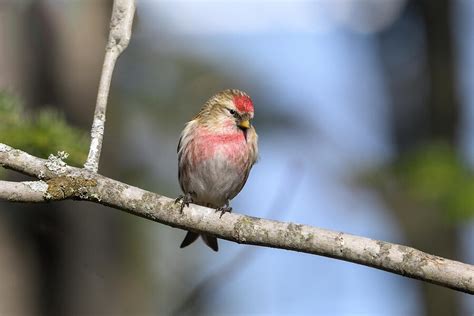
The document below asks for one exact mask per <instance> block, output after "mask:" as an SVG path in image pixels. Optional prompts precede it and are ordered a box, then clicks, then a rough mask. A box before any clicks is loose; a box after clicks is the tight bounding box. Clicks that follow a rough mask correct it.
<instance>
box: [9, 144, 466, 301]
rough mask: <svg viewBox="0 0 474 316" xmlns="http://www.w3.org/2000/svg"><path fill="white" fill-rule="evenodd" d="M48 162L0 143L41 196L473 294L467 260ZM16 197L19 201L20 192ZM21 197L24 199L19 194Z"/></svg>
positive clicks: (11, 165)
mask: <svg viewBox="0 0 474 316" xmlns="http://www.w3.org/2000/svg"><path fill="white" fill-rule="evenodd" d="M53 157H54V156H53ZM56 158H57V157H56ZM51 161H54V159H51V157H50V159H48V160H45V159H39V158H36V157H34V156H31V155H29V154H27V153H24V152H22V151H20V150H17V149H13V148H11V147H9V146H6V145H3V144H0V164H1V165H2V166H4V167H7V168H10V169H14V170H17V171H20V172H23V173H25V174H29V175H35V176H37V177H42V178H44V179H47V181H46V184H47V185H48V187H47V189H46V193H45V194H44V195H43V198H44V199H45V200H64V199H79V200H87V201H92V202H96V203H101V204H103V205H107V206H110V207H113V208H116V209H120V210H123V211H126V212H128V213H131V214H134V215H137V216H140V217H143V218H147V219H149V220H152V221H155V222H159V223H162V224H166V225H169V226H172V227H177V228H181V229H186V230H192V231H196V232H199V233H205V234H209V235H214V236H216V237H219V238H222V239H226V240H229V241H234V242H237V243H242V244H251V245H259V246H264V247H272V248H281V249H287V250H293V251H299V252H305V253H309V254H315V255H321V256H325V257H331V258H336V259H340V260H345V261H350V262H354V263H358V264H362V265H366V266H369V267H374V268H377V269H381V270H385V271H389V272H392V273H396V274H399V275H403V276H407V277H410V278H415V279H419V280H423V281H427V282H431V283H434V284H438V285H441V286H444V287H449V288H452V289H455V290H458V291H462V292H466V293H470V294H474V266H472V265H468V264H465V263H461V262H458V261H453V260H448V259H445V258H441V257H438V256H434V255H430V254H427V253H424V252H422V251H419V250H417V249H414V248H411V247H407V246H402V245H397V244H392V243H388V242H385V241H379V240H373V239H370V238H366V237H360V236H355V235H350V234H345V233H342V232H335V231H330V230H326V229H321V228H316V227H312V226H307V225H300V224H294V223H285V222H279V221H273V220H267V219H262V218H256V217H250V216H245V215H240V214H234V213H232V214H225V215H224V216H223V217H222V218H220V217H219V214H218V213H216V212H215V210H213V209H210V208H206V207H201V206H198V205H191V207H189V208H185V210H184V212H183V213H180V211H179V207H178V205H175V204H174V200H173V199H170V198H168V197H165V196H162V195H159V194H156V193H152V192H148V191H145V190H142V189H140V188H137V187H133V186H130V185H128V184H125V183H122V182H119V181H116V180H113V179H110V178H107V177H104V176H101V175H99V174H97V173H95V172H92V171H88V170H85V169H79V168H74V167H70V166H67V165H62V164H61V163H58V164H57V165H56V166H55V165H54V164H52V163H51ZM48 162H49V163H48ZM32 166H34V167H32ZM58 166H61V168H57V167H58ZM1 189H2V188H1V187H0V190H1ZM26 191H28V190H26ZM5 195H6V194H3V193H2V194H1V195H0V197H2V198H3V197H4V196H5ZM16 201H22V199H21V194H20V195H18V197H17V198H16ZM24 202H28V200H27V199H25V200H24Z"/></svg>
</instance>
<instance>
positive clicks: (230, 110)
mask: <svg viewBox="0 0 474 316" xmlns="http://www.w3.org/2000/svg"><path fill="white" fill-rule="evenodd" d="M228 110H229V113H230V114H231V115H235V113H237V112H235V111H234V110H232V109H228Z"/></svg>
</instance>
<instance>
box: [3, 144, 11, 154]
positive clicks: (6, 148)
mask: <svg viewBox="0 0 474 316" xmlns="http://www.w3.org/2000/svg"><path fill="white" fill-rule="evenodd" d="M10 150H12V148H11V147H10V146H8V145H5V144H2V143H0V152H1V153H6V152H9V151H10Z"/></svg>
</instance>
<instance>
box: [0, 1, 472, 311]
mask: <svg viewBox="0 0 474 316" xmlns="http://www.w3.org/2000/svg"><path fill="white" fill-rule="evenodd" d="M111 7H112V1H111V0H103V1H99V0H82V1H79V0H70V1H65V0H0V90H1V92H0V142H4V143H6V144H9V145H11V146H14V147H17V148H21V149H23V150H26V151H28V152H30V153H33V154H36V155H39V156H41V157H47V156H48V155H49V154H50V153H55V152H57V151H58V150H65V151H67V152H69V153H70V154H71V155H70V158H69V160H68V162H69V163H71V164H73V165H78V166H80V165H82V164H83V162H84V161H85V157H86V155H87V151H88V149H87V147H88V145H89V136H88V133H89V128H90V125H91V122H92V115H93V111H94V106H95V97H96V93H97V86H98V82H99V77H100V70H101V66H102V61H103V56H104V47H105V43H106V38H107V32H108V23H109V19H110V13H111ZM473 86H474V1H470V0H455V1H454V0H453V1H449V0H438V1H430V0H384V1H378V0H353V1H351V0H338V1H330V0H327V1H323V0H321V1H310V0H299V1H290V0H287V1H283V0H281V1H270V0H262V1H250V0H232V1H217V0H215V1H204V0H201V1H198V0H195V1H164V0H163V1H158V0H157V1H152V0H141V1H138V8H137V14H136V20H135V25H134V31H133V37H132V41H131V43H130V46H129V48H128V49H127V50H126V51H125V53H124V54H123V55H122V57H121V58H120V59H119V61H118V64H117V67H116V70H115V74H114V78H113V83H112V90H111V97H110V102H109V108H108V119H107V125H106V133H105V144H104V152H103V156H102V159H101V166H100V172H101V173H102V174H104V175H106V176H109V177H112V178H115V179H118V180H121V181H124V182H127V183H129V184H132V185H135V186H140V187H142V188H145V189H147V190H150V191H154V192H159V193H161V194H164V195H166V196H169V197H176V196H178V194H180V190H179V185H178V181H177V157H176V144H177V141H178V138H179V133H180V131H181V130H182V128H183V125H184V123H185V122H186V121H188V120H189V119H190V118H191V117H192V116H193V115H194V114H195V113H196V112H197V111H198V110H199V108H200V107H201V105H202V104H203V103H204V102H205V101H206V100H207V99H208V98H209V97H210V96H212V95H213V94H214V93H216V92H217V91H219V90H221V89H224V88H238V89H242V90H244V91H246V92H247V93H249V94H250V95H251V96H252V98H253V100H254V104H255V108H256V118H255V121H254V125H255V126H256V128H257V131H258V132H259V135H260V143H259V145H260V161H259V163H258V164H257V165H256V166H255V167H254V168H253V171H252V173H251V175H250V178H249V180H248V182H247V185H246V186H245V188H244V190H243V191H242V192H241V193H240V194H239V195H238V196H237V197H236V198H235V199H234V201H233V203H232V204H233V207H234V209H235V210H236V211H237V212H242V213H245V214H248V215H252V216H259V217H266V218H272V219H277V220H282V221H292V222H298V223H305V224H309V225H314V226H318V227H324V228H328V229H332V230H337V231H344V232H347V233H352V234H360V235H363V236H367V237H371V238H376V239H382V240H386V241H390V242H396V243H401V244H404V245H409V246H412V247H415V248H418V249H421V250H423V251H426V252H429V253H433V254H436V255H439V256H443V257H447V258H450V259H455V260H460V261H464V262H467V263H471V264H474V246H473V245H474V209H473V205H474V177H473V174H472V167H473V166H474V89H473V88H472V87H473ZM0 172H2V173H1V174H0V177H1V178H8V179H10V180H22V179H25V177H23V176H21V175H18V174H16V173H13V172H7V171H4V170H2V171H0ZM184 234H185V232H184V231H181V230H177V229H172V228H170V227H167V226H164V225H160V224H156V223H153V222H150V221H147V220H144V219H141V218H138V217H136V216H132V215H129V214H126V213H122V212H119V211H117V210H114V209H110V208H106V207H103V206H100V205H96V204H92V203H85V202H73V201H66V202H60V203H50V204H44V205H20V204H11V203H6V202H0V249H1V250H0V279H1V280H2V282H0V314H1V315H315V314H317V315H354V314H358V315H472V314H474V299H473V297H472V296H469V295H467V294H461V293H457V292H455V291H452V290H449V289H445V288H442V287H438V286H435V285H430V284H426V283H423V282H420V281H416V280H410V279H406V278H403V277H400V276H397V275H392V274H389V273H386V272H382V271H378V270H375V269H371V268H367V267H364V266H358V265H355V264H352V263H346V262H342V261H337V260H333V259H328V258H323V257H317V256H310V255H305V254H298V253H293V252H288V251H282V250H275V249H267V248H258V247H253V246H243V245H238V244H235V243H230V242H226V241H221V243H220V244H221V247H220V248H221V249H220V251H219V253H214V252H212V251H210V250H209V249H207V248H206V247H205V246H204V244H203V243H202V242H197V243H195V244H193V245H192V246H190V247H189V248H186V249H179V248H178V246H179V244H180V242H181V240H182V238H183V237H184Z"/></svg>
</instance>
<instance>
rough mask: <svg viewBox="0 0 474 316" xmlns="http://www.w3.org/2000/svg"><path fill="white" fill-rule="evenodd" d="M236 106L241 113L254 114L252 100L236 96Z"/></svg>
mask: <svg viewBox="0 0 474 316" xmlns="http://www.w3.org/2000/svg"><path fill="white" fill-rule="evenodd" d="M234 104H235V107H236V108H237V110H239V112H245V113H249V112H253V103H252V100H251V99H250V98H249V97H248V96H245V95H236V96H234Z"/></svg>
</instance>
